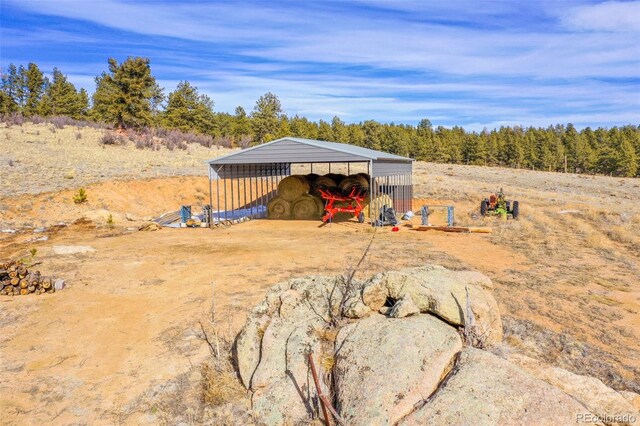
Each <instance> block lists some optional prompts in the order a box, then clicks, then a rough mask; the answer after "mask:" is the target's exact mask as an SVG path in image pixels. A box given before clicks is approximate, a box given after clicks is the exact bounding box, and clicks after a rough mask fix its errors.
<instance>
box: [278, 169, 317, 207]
mask: <svg viewBox="0 0 640 426" xmlns="http://www.w3.org/2000/svg"><path fill="white" fill-rule="evenodd" d="M310 189H311V186H310V185H309V182H307V179H305V177H304V176H301V175H291V176H287V177H286V178H284V179H282V180H281V181H280V183H279V184H278V197H281V198H282V199H284V200H286V201H293V200H295V199H296V198H298V197H300V196H301V195H302V194H307V193H309V190H310Z"/></svg>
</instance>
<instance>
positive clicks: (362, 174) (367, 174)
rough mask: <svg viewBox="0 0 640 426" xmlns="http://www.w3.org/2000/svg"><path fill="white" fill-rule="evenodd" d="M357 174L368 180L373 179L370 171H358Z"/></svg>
mask: <svg viewBox="0 0 640 426" xmlns="http://www.w3.org/2000/svg"><path fill="white" fill-rule="evenodd" d="M356 176H361V177H363V178H364V180H366V181H367V182H369V181H370V180H371V176H369V173H356Z"/></svg>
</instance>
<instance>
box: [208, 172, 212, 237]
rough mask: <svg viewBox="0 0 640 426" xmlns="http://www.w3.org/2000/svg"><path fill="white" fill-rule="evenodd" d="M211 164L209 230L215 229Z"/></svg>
mask: <svg viewBox="0 0 640 426" xmlns="http://www.w3.org/2000/svg"><path fill="white" fill-rule="evenodd" d="M212 167H213V166H211V164H209V217H208V218H207V220H208V221H209V228H212V227H213V213H212V212H213V182H211V179H212V176H211V168H212Z"/></svg>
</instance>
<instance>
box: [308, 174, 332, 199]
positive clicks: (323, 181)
mask: <svg viewBox="0 0 640 426" xmlns="http://www.w3.org/2000/svg"><path fill="white" fill-rule="evenodd" d="M319 187H324V188H337V187H338V185H336V183H335V182H334V181H333V179H331V178H328V177H326V176H320V177H319V178H318V179H316V180H315V182H313V187H312V188H313V189H312V190H311V194H313V195H315V196H317V197H320V191H318V188H319Z"/></svg>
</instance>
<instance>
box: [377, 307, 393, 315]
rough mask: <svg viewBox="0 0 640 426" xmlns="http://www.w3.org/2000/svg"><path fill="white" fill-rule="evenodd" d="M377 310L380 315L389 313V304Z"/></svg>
mask: <svg viewBox="0 0 640 426" xmlns="http://www.w3.org/2000/svg"><path fill="white" fill-rule="evenodd" d="M378 312H380V313H381V314H382V315H389V312H391V306H383V307H381V308H380V309H378Z"/></svg>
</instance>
